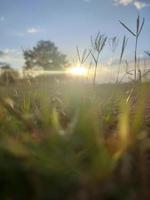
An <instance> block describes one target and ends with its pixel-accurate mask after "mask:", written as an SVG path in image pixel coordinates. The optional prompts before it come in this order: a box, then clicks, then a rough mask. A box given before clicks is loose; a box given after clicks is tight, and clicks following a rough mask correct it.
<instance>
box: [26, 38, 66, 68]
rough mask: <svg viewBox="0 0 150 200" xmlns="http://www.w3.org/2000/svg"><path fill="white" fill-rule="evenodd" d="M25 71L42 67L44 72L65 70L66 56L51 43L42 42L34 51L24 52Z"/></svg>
mask: <svg viewBox="0 0 150 200" xmlns="http://www.w3.org/2000/svg"><path fill="white" fill-rule="evenodd" d="M23 53H24V59H25V67H24V68H25V69H31V68H34V67H42V68H43V69H44V70H59V69H63V68H64V66H65V65H66V64H67V61H66V55H64V54H62V53H61V52H59V50H58V48H57V47H56V46H55V44H54V43H53V42H51V41H44V40H41V41H39V42H38V43H37V45H36V46H35V47H33V49H29V50H24V51H23Z"/></svg>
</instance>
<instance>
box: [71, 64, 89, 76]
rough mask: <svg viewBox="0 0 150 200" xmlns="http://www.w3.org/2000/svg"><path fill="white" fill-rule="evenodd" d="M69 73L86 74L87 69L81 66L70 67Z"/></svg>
mask: <svg viewBox="0 0 150 200" xmlns="http://www.w3.org/2000/svg"><path fill="white" fill-rule="evenodd" d="M69 73H70V74H71V75H74V76H86V75H87V69H86V68H85V67H81V66H75V67H70V69H69Z"/></svg>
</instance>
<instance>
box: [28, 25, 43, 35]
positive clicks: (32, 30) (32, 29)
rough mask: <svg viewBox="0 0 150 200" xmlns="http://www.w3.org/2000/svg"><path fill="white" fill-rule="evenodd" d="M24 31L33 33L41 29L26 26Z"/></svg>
mask: <svg viewBox="0 0 150 200" xmlns="http://www.w3.org/2000/svg"><path fill="white" fill-rule="evenodd" d="M26 32H27V33H29V34H35V33H39V32H41V30H40V29H38V28H34V27H32V28H28V29H27V31H26Z"/></svg>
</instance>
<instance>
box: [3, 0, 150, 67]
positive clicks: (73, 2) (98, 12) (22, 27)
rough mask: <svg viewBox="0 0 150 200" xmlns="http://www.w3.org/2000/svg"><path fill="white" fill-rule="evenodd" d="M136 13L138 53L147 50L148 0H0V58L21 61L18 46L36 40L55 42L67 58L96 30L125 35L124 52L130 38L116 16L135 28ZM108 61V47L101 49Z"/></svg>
mask: <svg viewBox="0 0 150 200" xmlns="http://www.w3.org/2000/svg"><path fill="white" fill-rule="evenodd" d="M137 13H140V16H141V17H144V18H145V26H144V29H143V32H142V34H141V37H140V41H139V54H140V55H141V56H143V55H144V54H143V52H144V50H150V37H149V35H150V0H0V62H7V63H9V64H11V65H12V66H13V67H16V68H19V67H22V66H23V65H24V59H23V56H22V49H30V48H32V47H33V46H35V45H36V43H37V42H38V41H39V40H51V41H53V42H55V44H56V46H58V48H59V50H60V51H62V52H63V53H65V54H67V56H68V59H72V58H73V57H74V56H75V55H76V45H78V46H79V48H80V49H83V48H89V47H90V36H91V35H95V34H96V33H97V32H98V31H100V32H101V33H103V34H106V36H108V37H113V36H118V37H119V39H120V40H121V39H122V38H123V36H124V34H126V35H127V37H128V38H129V42H128V47H129V48H128V49H129V50H128V51H127V52H126V56H127V57H130V56H131V55H132V52H133V40H132V38H133V37H132V35H130V34H129V33H128V32H127V31H126V30H125V29H124V28H123V27H122V26H121V25H120V24H119V20H121V21H123V22H124V23H126V24H127V25H128V26H129V27H130V28H132V30H135V21H136V17H137ZM103 58H104V60H105V61H108V60H109V58H110V52H109V50H108V48H107V49H106V50H104V52H103Z"/></svg>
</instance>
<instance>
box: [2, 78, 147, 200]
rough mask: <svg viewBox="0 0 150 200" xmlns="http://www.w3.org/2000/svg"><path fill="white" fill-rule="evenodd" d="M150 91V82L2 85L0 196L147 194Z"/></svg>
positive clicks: (82, 199) (115, 198)
mask: <svg viewBox="0 0 150 200" xmlns="http://www.w3.org/2000/svg"><path fill="white" fill-rule="evenodd" d="M133 88H134V89H133ZM149 97H150V86H149V83H144V84H140V85H138V84H137V85H136V86H135V85H132V84H122V85H121V84H120V85H111V84H106V85H98V86H96V87H95V88H94V89H93V87H92V86H90V85H84V84H80V83H62V84H60V85H57V84H54V83H51V82H49V81H48V80H45V81H44V80H42V81H34V82H27V81H24V82H21V81H19V82H18V83H15V84H14V85H12V86H9V85H8V86H3V87H1V88H0V199H3V200H5V199H6V200H7V199H14V200H16V199H18V200H20V199H39V200H46V199H48V200H49V199H52V200H55V199H56V200H57V199H62V200H63V199H64V200H67V199H68V200H88V199H89V200H92V199H94V200H99V199H104V200H125V199H131V200H135V199H140V200H141V199H144V200H145V199H148V200H149V199H150V192H149V186H150V173H149V167H150V139H149V132H150V100H149Z"/></svg>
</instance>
